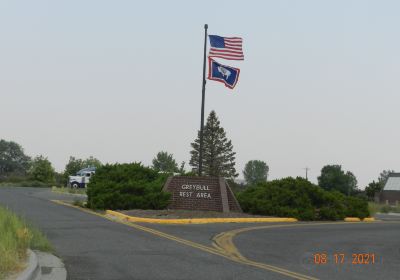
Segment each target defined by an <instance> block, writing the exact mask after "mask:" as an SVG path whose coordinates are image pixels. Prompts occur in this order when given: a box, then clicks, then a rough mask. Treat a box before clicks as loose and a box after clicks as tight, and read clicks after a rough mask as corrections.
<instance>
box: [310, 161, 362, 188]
mask: <svg viewBox="0 0 400 280" xmlns="http://www.w3.org/2000/svg"><path fill="white" fill-rule="evenodd" d="M318 185H319V186H320V187H321V188H323V189H325V190H337V191H339V192H341V193H343V194H347V195H350V194H353V193H354V192H356V189H357V179H356V177H355V176H354V174H353V173H351V172H350V171H347V172H344V171H343V170H342V166H341V165H326V166H324V167H323V168H322V170H321V175H320V176H319V177H318Z"/></svg>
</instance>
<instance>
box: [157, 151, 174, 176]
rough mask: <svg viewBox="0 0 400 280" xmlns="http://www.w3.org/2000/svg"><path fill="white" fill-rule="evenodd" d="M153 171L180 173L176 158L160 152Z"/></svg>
mask: <svg viewBox="0 0 400 280" xmlns="http://www.w3.org/2000/svg"><path fill="white" fill-rule="evenodd" d="M153 169H154V170H156V171H158V172H159V171H161V172H169V173H174V172H178V171H179V169H178V164H177V163H176V161H175V159H174V156H173V155H172V154H168V153H167V152H164V151H161V152H158V153H157V155H156V157H155V158H154V159H153Z"/></svg>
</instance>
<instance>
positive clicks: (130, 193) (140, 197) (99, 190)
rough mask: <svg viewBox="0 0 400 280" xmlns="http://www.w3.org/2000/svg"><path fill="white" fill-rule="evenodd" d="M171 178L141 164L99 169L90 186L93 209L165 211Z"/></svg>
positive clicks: (88, 194)
mask: <svg viewBox="0 0 400 280" xmlns="http://www.w3.org/2000/svg"><path fill="white" fill-rule="evenodd" d="M167 177H168V175H167V174H159V173H158V172H156V171H154V170H152V169H151V168H148V167H144V166H143V165H141V164H140V163H129V164H128V163H125V164H106V165H104V166H102V167H100V168H98V169H97V170H96V174H95V175H94V176H93V177H92V178H91V180H90V183H89V184H88V186H87V196H88V204H87V205H88V207H90V208H93V209H111V210H115V209H120V210H123V209H164V208H166V207H167V205H168V203H169V199H170V193H166V192H163V191H162V186H163V185H164V183H165V181H166V179H167Z"/></svg>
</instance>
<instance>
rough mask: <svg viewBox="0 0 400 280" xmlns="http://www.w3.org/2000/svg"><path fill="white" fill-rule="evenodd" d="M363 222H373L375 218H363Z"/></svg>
mask: <svg viewBox="0 0 400 280" xmlns="http://www.w3.org/2000/svg"><path fill="white" fill-rule="evenodd" d="M363 222H375V218H374V217H368V218H364V219H363Z"/></svg>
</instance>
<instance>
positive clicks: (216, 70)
mask: <svg viewBox="0 0 400 280" xmlns="http://www.w3.org/2000/svg"><path fill="white" fill-rule="evenodd" d="M208 65H209V68H208V79H209V80H213V81H218V82H221V83H223V84H225V86H226V87H228V88H230V89H233V88H234V87H235V85H236V83H237V82H238V80H239V73H240V69H239V68H234V67H231V66H227V65H222V64H220V63H218V62H216V61H215V60H213V59H211V58H208Z"/></svg>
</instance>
